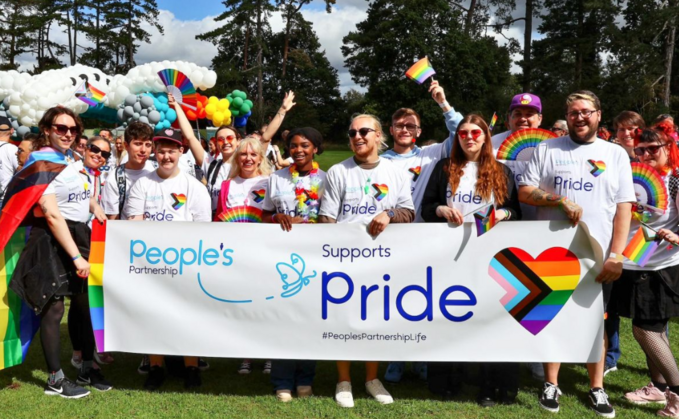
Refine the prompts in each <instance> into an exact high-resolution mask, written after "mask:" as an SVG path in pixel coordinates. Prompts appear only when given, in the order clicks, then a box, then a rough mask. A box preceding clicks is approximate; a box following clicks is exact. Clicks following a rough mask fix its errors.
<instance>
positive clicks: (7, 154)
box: [0, 142, 19, 202]
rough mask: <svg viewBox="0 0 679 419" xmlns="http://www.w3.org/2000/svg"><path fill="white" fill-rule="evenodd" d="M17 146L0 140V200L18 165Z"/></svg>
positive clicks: (0, 200)
mask: <svg viewBox="0 0 679 419" xmlns="http://www.w3.org/2000/svg"><path fill="white" fill-rule="evenodd" d="M17 150H18V148H17V146H15V145H14V144H11V143H6V142H0V202H2V196H3V195H4V192H5V189H7V185H8V184H9V181H10V180H11V179H12V176H14V172H16V170H17V168H18V167H19V162H18V161H17Z"/></svg>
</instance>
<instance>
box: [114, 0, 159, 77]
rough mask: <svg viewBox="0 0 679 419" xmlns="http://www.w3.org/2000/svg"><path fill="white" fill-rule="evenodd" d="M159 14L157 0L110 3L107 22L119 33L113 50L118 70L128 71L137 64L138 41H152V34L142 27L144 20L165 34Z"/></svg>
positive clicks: (131, 0) (124, 0) (121, 0)
mask: <svg viewBox="0 0 679 419" xmlns="http://www.w3.org/2000/svg"><path fill="white" fill-rule="evenodd" d="M158 14H159V11H158V4H157V3H156V0H117V1H112V2H111V3H110V8H109V10H108V14H107V16H106V22H107V23H108V25H109V26H108V28H109V29H110V30H113V31H116V33H117V36H116V37H115V39H114V40H113V48H112V50H113V51H115V54H116V67H117V70H118V71H120V72H124V71H128V70H129V69H131V68H132V67H135V66H136V65H137V63H136V62H135V61H134V54H135V53H136V52H137V49H138V48H139V45H138V42H144V43H150V42H151V34H150V33H148V32H147V31H145V30H144V29H143V28H142V23H143V22H147V23H148V24H150V25H151V26H154V27H155V28H156V29H158V31H159V32H160V33H161V34H163V27H162V26H161V25H160V23H159V22H158Z"/></svg>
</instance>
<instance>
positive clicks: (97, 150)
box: [87, 144, 111, 160]
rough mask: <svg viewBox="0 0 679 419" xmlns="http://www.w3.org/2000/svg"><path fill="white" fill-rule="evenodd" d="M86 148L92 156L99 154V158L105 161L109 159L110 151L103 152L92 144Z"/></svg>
mask: <svg viewBox="0 0 679 419" xmlns="http://www.w3.org/2000/svg"><path fill="white" fill-rule="evenodd" d="M87 148H88V149H89V150H90V152H92V153H94V154H101V157H103V158H105V159H106V160H108V159H110V158H111V152H110V151H104V150H102V149H100V148H99V147H97V146H96V145H94V144H90V145H88V146H87Z"/></svg>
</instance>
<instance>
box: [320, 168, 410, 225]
mask: <svg viewBox="0 0 679 419" xmlns="http://www.w3.org/2000/svg"><path fill="white" fill-rule="evenodd" d="M392 208H408V209H411V210H415V207H414V206H413V199H412V196H411V194H410V182H409V181H408V179H406V177H405V173H404V172H403V171H402V170H401V169H399V168H398V167H397V166H395V165H394V164H393V163H392V162H391V161H389V160H385V159H383V158H381V157H380V160H379V164H378V165H377V167H375V168H374V169H369V170H365V169H362V168H361V167H360V166H359V165H357V164H356V162H355V161H354V158H353V157H350V158H348V159H346V160H344V161H343V162H340V163H338V164H336V165H334V166H333V167H331V168H330V170H329V171H328V175H327V181H326V185H325V193H324V194H323V202H322V203H321V212H320V215H324V216H327V217H331V218H334V219H335V220H337V222H338V223H363V224H366V225H367V224H370V221H372V219H373V218H375V216H376V215H377V214H379V213H381V212H383V211H385V210H388V209H392Z"/></svg>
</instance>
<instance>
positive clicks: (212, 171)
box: [207, 159, 224, 193]
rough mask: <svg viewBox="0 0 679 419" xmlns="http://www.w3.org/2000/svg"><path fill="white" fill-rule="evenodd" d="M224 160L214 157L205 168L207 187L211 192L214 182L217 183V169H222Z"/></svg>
mask: <svg viewBox="0 0 679 419" xmlns="http://www.w3.org/2000/svg"><path fill="white" fill-rule="evenodd" d="M223 164H224V160H219V159H215V160H212V163H210V166H209V167H208V168H207V188H208V190H209V191H210V193H212V191H213V190H214V188H215V183H217V176H219V171H220V170H222V165H223Z"/></svg>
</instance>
